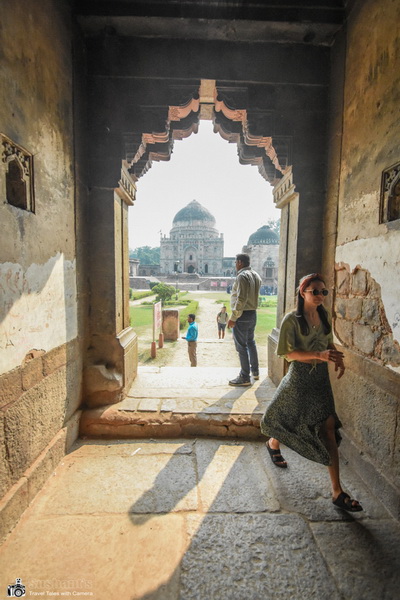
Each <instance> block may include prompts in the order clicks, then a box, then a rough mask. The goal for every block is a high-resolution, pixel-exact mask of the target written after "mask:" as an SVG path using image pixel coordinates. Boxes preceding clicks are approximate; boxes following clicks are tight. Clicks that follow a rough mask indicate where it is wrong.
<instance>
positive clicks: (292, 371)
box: [261, 273, 362, 512]
mask: <svg viewBox="0 0 400 600" xmlns="http://www.w3.org/2000/svg"><path fill="white" fill-rule="evenodd" d="M327 295H328V290H327V289H326V287H325V282H324V279H323V277H322V276H321V275H320V274H318V273H311V274H310V275H306V276H305V277H303V278H302V279H301V280H300V283H299V288H298V290H297V307H296V310H295V311H293V312H291V313H289V314H287V315H286V316H285V317H284V319H283V320H282V323H281V329H280V334H279V341H278V348H277V354H278V355H279V356H284V357H285V358H286V360H287V361H289V362H290V366H289V370H288V373H287V374H286V375H285V377H283V379H282V381H281V383H280V384H279V387H278V389H277V390H276V392H275V395H274V397H273V399H272V402H271V404H270V406H269V407H268V408H267V410H266V412H265V415H264V417H263V419H262V421H261V431H262V432H263V433H264V435H266V436H268V437H269V440H268V441H267V449H268V452H269V454H270V456H271V460H272V462H273V463H274V465H275V466H276V467H280V468H286V467H287V463H286V461H285V460H284V458H283V457H282V454H281V451H280V447H279V444H280V443H282V444H285V445H286V446H288V447H289V448H292V449H293V450H295V451H296V452H298V453H299V454H301V455H302V456H305V457H306V458H308V459H310V460H314V461H316V462H319V463H322V464H323V465H326V466H327V467H328V470H329V475H330V480H331V485H332V502H333V504H335V506H338V507H339V508H342V509H344V510H347V511H350V512H357V511H360V510H362V506H361V504H360V503H359V502H357V500H353V499H352V498H350V496H349V495H348V494H346V493H345V492H344V491H343V488H342V486H341V483H340V477H339V454H338V445H339V443H340V439H341V438H340V434H339V431H338V430H339V428H340V427H341V423H340V421H339V419H338V417H337V415H336V411H335V404H334V399H333V394H332V388H331V384H330V381H329V373H328V362H332V363H334V365H335V371H337V372H338V378H340V377H342V375H343V373H344V370H345V366H344V362H343V353H342V352H339V351H338V350H336V348H335V346H334V344H333V335H332V326H331V322H330V318H329V315H328V313H327V311H326V309H325V308H324V306H323V302H324V298H325V297H326V296H327Z"/></svg>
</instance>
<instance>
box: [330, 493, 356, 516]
mask: <svg viewBox="0 0 400 600" xmlns="http://www.w3.org/2000/svg"><path fill="white" fill-rule="evenodd" d="M332 502H333V504H334V505H335V506H337V507H338V508H341V509H342V510H347V511H348V512H360V510H364V509H363V507H362V506H361V504H360V503H359V502H358V500H353V498H350V496H349V495H348V494H346V493H345V492H341V493H340V494H339V496H338V497H337V498H336V500H332ZM353 502H357V504H356V505H354V504H353Z"/></svg>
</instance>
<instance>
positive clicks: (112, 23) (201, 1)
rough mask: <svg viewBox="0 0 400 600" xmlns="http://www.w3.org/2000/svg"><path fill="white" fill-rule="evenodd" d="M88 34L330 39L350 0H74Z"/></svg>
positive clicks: (320, 41) (328, 41) (324, 42)
mask: <svg viewBox="0 0 400 600" xmlns="http://www.w3.org/2000/svg"><path fill="white" fill-rule="evenodd" d="M72 4H73V10H74V13H75V14H76V15H77V17H78V21H79V23H80V25H81V27H82V29H83V30H84V31H85V33H86V34H87V35H97V34H98V33H100V32H101V31H102V30H104V28H113V30H115V32H116V33H117V34H119V35H124V36H135V37H164V38H165V37H168V38H185V39H210V40H211V39H213V40H226V41H239V42H240V41H244V42H270V41H273V42H277V41H280V42H285V43H288V42H294V43H311V44H314V45H315V44H317V45H329V44H331V43H332V41H333V39H334V36H335V33H336V32H337V31H338V30H339V29H340V28H341V27H342V26H343V24H344V22H345V20H346V16H347V15H346V13H347V11H348V10H349V5H350V4H351V2H349V1H348V0H292V1H291V2H288V1H285V0H73V2H72Z"/></svg>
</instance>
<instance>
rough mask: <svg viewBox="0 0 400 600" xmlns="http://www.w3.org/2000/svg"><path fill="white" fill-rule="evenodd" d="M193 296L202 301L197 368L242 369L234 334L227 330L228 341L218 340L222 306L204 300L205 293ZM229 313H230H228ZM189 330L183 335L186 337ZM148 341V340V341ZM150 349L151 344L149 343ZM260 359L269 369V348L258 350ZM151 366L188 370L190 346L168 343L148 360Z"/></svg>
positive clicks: (183, 331) (213, 300)
mask: <svg viewBox="0 0 400 600" xmlns="http://www.w3.org/2000/svg"><path fill="white" fill-rule="evenodd" d="M190 295H191V296H192V297H193V298H194V299H198V300H199V309H198V312H197V314H196V322H197V324H198V327H199V338H198V343H197V364H198V366H199V367H237V368H238V369H240V363H239V357H238V354H237V352H236V349H235V343H234V341H233V338H232V331H231V330H229V329H226V330H225V339H224V340H219V339H218V328H217V322H216V319H217V314H218V312H219V311H220V310H221V304H220V303H217V302H215V297H210V298H207V297H204V292H199V294H198V298H197V297H196V296H197V295H196V292H191V293H190ZM228 312H229V311H228ZM185 333H186V329H183V330H182V331H181V336H182V335H185ZM146 341H147V340H146ZM148 345H149V346H150V341H149V342H148ZM258 358H259V362H260V367H266V366H267V355H266V348H264V347H263V346H261V347H260V346H258ZM139 364H146V365H147V366H150V365H154V366H159V367H163V366H167V367H188V366H190V362H189V357H188V352H187V342H186V341H185V340H182V339H179V340H178V341H177V342H173V343H168V342H166V343H165V346H164V349H162V350H158V351H157V357H156V358H155V359H150V360H146V362H145V363H139Z"/></svg>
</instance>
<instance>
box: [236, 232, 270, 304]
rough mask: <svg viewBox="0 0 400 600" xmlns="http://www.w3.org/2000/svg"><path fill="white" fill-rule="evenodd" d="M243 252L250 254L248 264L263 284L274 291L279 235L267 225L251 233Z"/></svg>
mask: <svg viewBox="0 0 400 600" xmlns="http://www.w3.org/2000/svg"><path fill="white" fill-rule="evenodd" d="M243 252H246V253H247V254H249V256H250V264H251V266H252V267H253V269H254V270H255V271H257V273H259V275H260V277H261V278H262V280H263V284H264V285H265V286H267V287H268V288H270V290H269V291H272V292H274V293H275V290H276V288H277V286H278V263H279V235H278V234H277V233H275V231H272V229H271V228H270V227H268V225H263V226H262V227H260V228H259V229H257V231H255V232H254V233H252V234H251V236H250V237H249V239H248V242H247V245H246V246H243Z"/></svg>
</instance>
